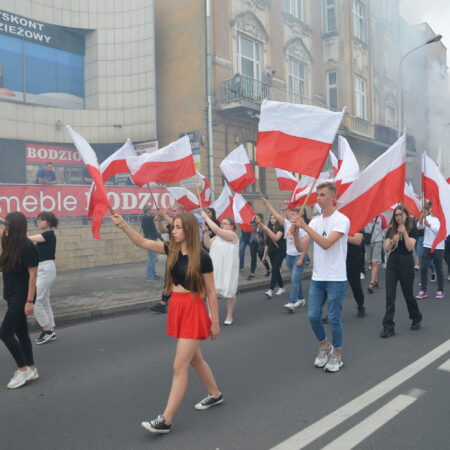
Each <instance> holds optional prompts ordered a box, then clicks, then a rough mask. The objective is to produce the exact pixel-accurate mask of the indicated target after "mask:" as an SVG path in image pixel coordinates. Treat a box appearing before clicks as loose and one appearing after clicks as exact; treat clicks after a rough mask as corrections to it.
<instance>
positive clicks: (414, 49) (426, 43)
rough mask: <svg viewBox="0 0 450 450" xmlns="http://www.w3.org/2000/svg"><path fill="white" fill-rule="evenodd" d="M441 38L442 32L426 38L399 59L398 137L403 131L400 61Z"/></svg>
mask: <svg viewBox="0 0 450 450" xmlns="http://www.w3.org/2000/svg"><path fill="white" fill-rule="evenodd" d="M441 39H442V34H438V35H437V36H435V37H433V38H431V39H428V41H426V42H424V43H423V44H421V45H419V46H418V47H416V48H413V49H412V50H409V51H408V52H406V53H405V54H404V55H403V56H402V57H401V59H400V63H399V64H398V80H397V86H398V90H399V95H400V111H399V127H398V132H397V137H400V132H401V131H403V83H402V63H403V61H404V60H405V58H406V57H407V56H408V55H409V54H411V53H412V52H415V51H416V50H418V49H419V48H422V47H424V46H425V45H428V44H433V43H434V42H439V41H440V40H441Z"/></svg>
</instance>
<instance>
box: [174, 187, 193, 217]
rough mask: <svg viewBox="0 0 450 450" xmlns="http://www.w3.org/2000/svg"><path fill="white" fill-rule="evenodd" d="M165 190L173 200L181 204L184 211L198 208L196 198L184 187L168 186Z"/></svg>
mask: <svg viewBox="0 0 450 450" xmlns="http://www.w3.org/2000/svg"><path fill="white" fill-rule="evenodd" d="M167 190H168V191H169V194H170V195H171V196H172V197H173V198H174V199H175V201H176V202H177V203H179V204H180V205H182V206H183V208H184V209H185V211H193V210H194V209H197V208H200V203H199V202H198V198H197V197H196V196H195V195H194V194H193V193H192V192H191V191H189V190H187V189H185V188H184V187H168V188H167Z"/></svg>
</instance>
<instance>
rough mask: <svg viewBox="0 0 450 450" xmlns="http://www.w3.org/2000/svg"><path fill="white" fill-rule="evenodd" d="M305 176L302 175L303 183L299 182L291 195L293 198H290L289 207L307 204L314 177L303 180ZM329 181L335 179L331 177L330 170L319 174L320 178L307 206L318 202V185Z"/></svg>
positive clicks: (293, 207)
mask: <svg viewBox="0 0 450 450" xmlns="http://www.w3.org/2000/svg"><path fill="white" fill-rule="evenodd" d="M303 178H306V177H304V176H303V177H302V180H300V181H303V183H302V184H301V183H299V184H298V185H297V188H296V189H295V190H294V192H293V193H292V195H291V198H290V200H289V203H288V208H289V209H295V208H298V207H301V206H303V205H304V204H305V200H306V198H307V197H308V194H309V191H310V190H311V185H312V184H313V183H314V178H311V177H308V179H307V180H303ZM328 181H331V182H332V181H333V178H330V175H329V173H328V172H322V173H320V175H319V178H318V180H317V182H316V184H315V186H314V188H313V190H312V191H311V195H310V196H309V198H308V201H307V202H306V205H307V206H310V205H314V203H316V202H317V186H319V185H320V184H321V183H326V182H328ZM305 182H308V184H307V185H305Z"/></svg>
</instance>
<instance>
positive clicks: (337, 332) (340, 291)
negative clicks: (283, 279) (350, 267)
mask: <svg viewBox="0 0 450 450" xmlns="http://www.w3.org/2000/svg"><path fill="white" fill-rule="evenodd" d="M346 291H347V282H346V281H314V280H311V284H310V285H309V299H308V319H309V323H310V324H311V328H312V330H313V331H314V334H315V335H316V337H317V339H318V340H319V342H320V343H322V342H324V341H326V339H327V336H326V334H325V328H324V326H323V324H322V308H323V305H325V302H326V301H328V322H329V324H330V325H331V330H332V332H333V342H332V344H333V347H334V348H336V349H340V348H341V347H342V336H343V330H342V320H341V311H342V302H343V301H344V297H345V293H346Z"/></svg>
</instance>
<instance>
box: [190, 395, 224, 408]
mask: <svg viewBox="0 0 450 450" xmlns="http://www.w3.org/2000/svg"><path fill="white" fill-rule="evenodd" d="M221 403H223V397H222V394H220V395H219V396H218V397H213V396H212V395H208V397H206V398H204V399H203V400H202V401H201V402H199V403H197V404H196V405H195V406H194V408H195V409H196V410H198V411H203V410H205V409H208V408H211V407H212V406H216V405H220V404H221Z"/></svg>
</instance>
